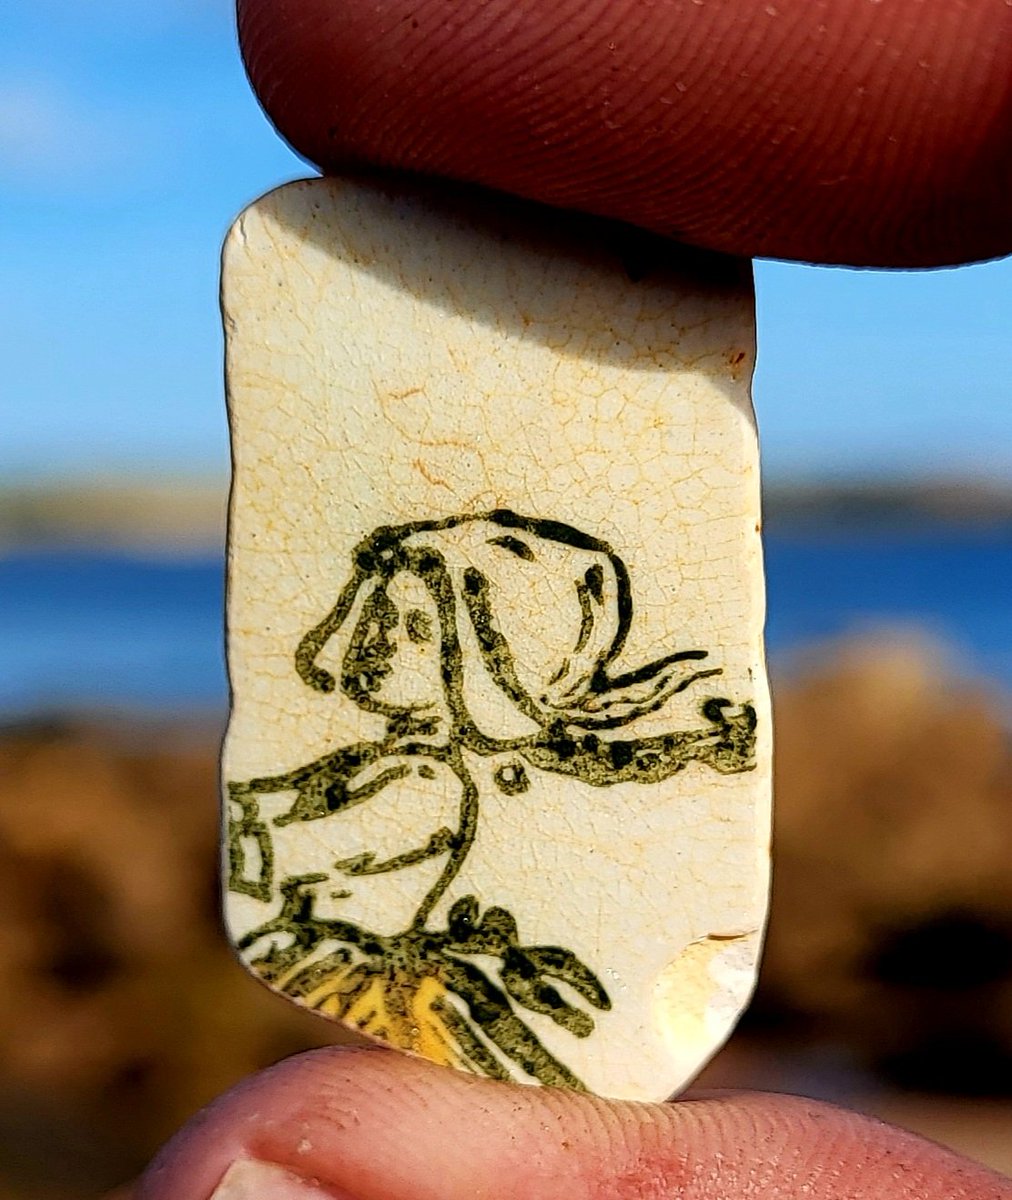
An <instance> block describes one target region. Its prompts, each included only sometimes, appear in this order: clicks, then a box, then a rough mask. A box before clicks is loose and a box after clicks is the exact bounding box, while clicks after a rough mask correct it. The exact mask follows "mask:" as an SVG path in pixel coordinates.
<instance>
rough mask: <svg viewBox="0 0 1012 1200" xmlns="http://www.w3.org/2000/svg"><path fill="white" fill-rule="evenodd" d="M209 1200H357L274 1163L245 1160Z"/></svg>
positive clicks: (224, 1179)
mask: <svg viewBox="0 0 1012 1200" xmlns="http://www.w3.org/2000/svg"><path fill="white" fill-rule="evenodd" d="M208 1200H354V1197H352V1196H349V1195H348V1193H347V1192H335V1191H334V1190H333V1189H332V1188H326V1187H323V1185H322V1184H320V1183H318V1182H317V1181H316V1180H313V1179H305V1178H303V1176H301V1175H296V1174H294V1173H293V1172H292V1171H286V1170H285V1168H284V1167H278V1166H275V1165H274V1164H273V1163H262V1162H256V1161H255V1160H254V1159H252V1158H243V1159H240V1160H239V1161H238V1162H234V1163H233V1164H232V1165H231V1166H230V1167H229V1169H228V1170H227V1171H226V1172H225V1176H224V1178H223V1179H222V1181H221V1183H219V1184H218V1186H217V1187H216V1188H215V1189H214V1191H213V1192H212V1193H211V1195H210V1197H209V1198H208Z"/></svg>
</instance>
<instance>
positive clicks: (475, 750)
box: [228, 509, 756, 1088]
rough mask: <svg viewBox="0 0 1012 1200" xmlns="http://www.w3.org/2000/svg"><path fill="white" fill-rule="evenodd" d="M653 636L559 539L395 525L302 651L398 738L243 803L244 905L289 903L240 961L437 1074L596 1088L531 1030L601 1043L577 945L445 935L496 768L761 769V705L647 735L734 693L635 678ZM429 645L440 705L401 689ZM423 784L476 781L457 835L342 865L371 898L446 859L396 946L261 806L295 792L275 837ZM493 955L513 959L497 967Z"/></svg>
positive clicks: (682, 665)
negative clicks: (380, 881) (484, 780)
mask: <svg viewBox="0 0 1012 1200" xmlns="http://www.w3.org/2000/svg"><path fill="white" fill-rule="evenodd" d="M546 598H547V599H546ZM541 601H545V602H546V603H550V604H551V606H552V607H551V611H550V612H549V611H548V610H547V609H546V610H545V613H544V614H543V618H542V620H541V626H540V627H539V629H538V630H536V631H535V634H536V636H535V640H534V641H533V642H530V643H529V644H525V647H524V648H521V649H519V650H518V633H517V630H518V629H520V630H521V634H520V635H519V639H521V640H522V637H523V620H524V614H525V613H527V614H528V622H529V618H530V614H531V612H532V611H533V612H534V613H537V611H538V609H537V607H536V606H537V605H538V603H540V602H541ZM511 606H512V607H511ZM525 606H526V607H525ZM532 606H534V608H533V609H532ZM567 614H568V616H569V618H570V623H571V625H572V628H567V625H566V617H567ZM632 618H633V601H632V592H631V586H630V580H629V574H628V571H627V569H626V567H625V564H624V563H623V562H622V560H621V558H619V557H618V555H616V554H615V553H614V551H613V550H612V549H611V547H610V546H608V545H607V543H605V542H603V541H601V540H600V539H597V538H594V537H591V536H590V535H588V534H585V533H583V532H581V531H580V530H578V529H575V528H574V527H572V526H570V525H564V524H562V523H561V522H558V521H550V520H540V519H536V518H532V517H524V516H520V515H518V514H516V513H514V512H511V511H508V510H504V509H498V510H495V511H492V512H488V513H483V514H479V515H475V516H459V517H451V518H447V519H445V520H439V521H416V522H413V523H410V524H406V525H399V526H383V527H380V528H379V529H377V530H375V531H374V532H373V533H372V534H371V535H370V536H369V537H367V538H366V539H365V540H364V541H362V542H361V543H359V545H358V546H357V547H356V548H355V550H354V551H353V554H352V571H351V576H350V578H349V579H348V581H347V582H346V583H345V585H344V587H343V588H342V589H341V592H340V594H339V596H338V599H337V602H336V604H335V605H334V607H333V608H332V609H331V610H330V612H329V613H327V615H326V616H325V617H324V618H323V620H321V621H320V622H319V624H317V625H316V626H314V627H313V628H312V629H311V630H310V631H309V632H308V633H307V634H306V635H305V636H304V637H303V639H302V640H301V642H300V643H299V646H298V648H297V649H296V652H295V669H296V671H297V672H298V674H299V676H300V678H301V679H302V680H303V681H304V682H305V683H306V684H307V685H308V686H310V687H312V688H314V689H315V690H317V691H319V692H323V693H331V692H334V691H337V690H340V691H341V692H342V693H343V694H344V695H345V696H346V697H347V698H348V699H350V700H351V701H352V702H353V703H354V704H355V705H357V706H358V707H359V708H360V709H363V710H364V711H366V712H369V713H373V714H376V715H377V716H378V717H380V718H382V719H383V721H384V722H385V726H386V728H385V732H384V734H383V735H382V736H381V737H379V738H378V739H377V740H375V741H363V742H359V743H356V744H354V745H350V746H344V747H341V748H339V749H337V750H334V751H332V752H331V753H328V754H325V755H324V756H322V757H321V758H319V759H317V760H316V761H314V762H311V763H308V764H306V765H305V766H302V767H298V768H296V769H294V770H292V771H288V772H285V773H282V774H278V775H270V776H263V777H261V778H257V779H251V780H248V781H245V782H231V783H229V785H228V801H229V805H230V821H229V870H230V879H229V887H230V888H231V890H233V891H236V892H240V893H243V894H245V895H248V896H253V897H254V898H256V899H258V900H262V901H279V902H280V911H279V912H278V914H277V916H275V917H274V918H272V919H271V920H269V921H267V922H265V923H264V924H262V925H261V926H259V927H258V928H256V929H254V930H252V931H251V932H250V933H248V934H247V935H246V936H245V937H244V938H243V939H242V941H241V942H240V945H239V949H240V951H242V952H243V953H244V954H245V955H246V957H247V958H248V959H249V960H250V964H251V966H252V967H253V969H254V970H255V971H257V972H258V973H259V974H260V975H261V976H263V977H264V978H265V979H267V980H268V981H269V982H271V983H272V984H273V985H274V986H275V987H277V988H278V989H279V990H280V991H282V992H284V993H286V994H288V995H290V996H293V997H295V998H297V999H300V1000H301V1001H302V1002H303V1003H306V1004H308V1005H309V1006H310V1007H313V1008H317V1009H319V1010H321V1011H323V1012H326V1013H327V1014H329V1015H331V1016H335V1017H339V1018H341V1019H343V1020H345V1021H347V1022H349V1023H350V1024H353V1025H356V1026H357V1027H359V1028H360V1029H363V1030H364V1031H365V1032H368V1033H370V1034H372V1035H374V1036H376V1037H379V1038H382V1039H384V1040H386V1041H388V1042H390V1043H391V1044H393V1045H396V1046H399V1047H401V1048H404V1049H410V1050H415V1051H418V1052H420V1053H423V1054H425V1055H426V1057H429V1058H434V1059H436V1060H438V1061H443V1062H448V1063H455V1064H457V1065H461V1066H465V1067H468V1068H469V1069H471V1070H473V1071H477V1072H479V1073H481V1074H486V1075H490V1076H494V1077H498V1078H508V1077H509V1075H510V1065H512V1066H513V1067H514V1068H519V1069H520V1070H521V1071H524V1072H526V1073H527V1074H528V1075H529V1076H531V1077H532V1078H534V1079H536V1080H538V1081H539V1082H541V1083H544V1084H562V1085H565V1086H568V1087H575V1088H580V1087H582V1086H583V1085H582V1084H581V1082H580V1081H579V1080H578V1079H577V1078H576V1076H575V1075H574V1074H573V1073H572V1072H571V1071H570V1070H569V1069H568V1068H567V1067H566V1066H565V1065H564V1064H562V1063H561V1062H559V1061H558V1060H557V1059H556V1058H555V1057H554V1056H553V1055H552V1054H550V1053H549V1052H548V1051H547V1050H546V1049H545V1047H544V1046H543V1045H542V1043H541V1041H540V1040H539V1038H538V1037H537V1036H536V1035H535V1033H534V1032H533V1030H532V1029H531V1028H530V1027H529V1025H528V1024H526V1023H525V1021H524V1020H523V1019H522V1018H521V1016H520V1015H519V1011H523V1010H525V1011H527V1012H529V1013H535V1014H539V1015H540V1016H544V1017H547V1018H550V1019H551V1020H552V1021H553V1022H554V1023H555V1024H557V1025H558V1026H560V1028H562V1029H565V1030H567V1031H568V1032H569V1033H571V1034H572V1035H573V1036H575V1037H579V1038H585V1037H588V1036H590V1034H591V1033H592V1032H593V1030H594V1027H595V1025H594V1019H593V1017H592V1016H591V1015H590V1013H589V1012H587V1011H586V1008H587V1007H589V1008H592V1009H597V1010H599V1011H606V1010H607V1009H608V1008H609V1007H610V1001H609V998H608V995H607V992H606V991H605V989H604V988H603V987H602V985H601V983H600V981H599V980H598V978H597V977H596V976H595V975H594V974H593V972H592V971H591V970H590V969H589V968H588V967H587V966H586V965H585V964H584V963H582V962H580V961H579V959H577V958H576V956H575V955H574V954H573V953H572V952H571V951H569V950H566V949H563V948H562V947H560V946H524V945H522V944H521V942H520V940H519V933H518V930H517V923H516V921H515V919H514V918H513V916H512V914H511V913H509V912H508V911H507V910H506V909H504V908H501V907H498V906H492V907H489V908H487V909H486V910H485V913H484V915H483V916H482V915H480V914H479V906H478V901H477V899H476V898H475V897H473V896H466V897H463V898H461V899H458V900H457V901H456V902H455V903H454V904H453V905H452V906H451V907H450V909H449V912H448V914H447V917H446V922H445V927H444V928H441V929H437V928H433V927H432V926H433V923H434V922H433V913H434V910H435V908H436V906H437V905H438V904H439V902H440V901H441V900H442V899H443V897H444V896H445V895H446V892H447V889H448V888H449V887H450V885H451V884H452V883H453V881H454V879H455V878H456V877H457V875H458V874H459V872H460V869H461V867H462V866H463V863H464V861H465V859H466V858H467V855H468V853H469V852H470V850H471V847H472V845H473V843H474V839H475V836H476V832H477V828H478V819H479V811H480V797H479V788H478V784H477V783H476V780H475V773H474V770H473V764H474V762H475V761H477V760H480V759H482V758H484V759H490V760H492V762H493V763H494V770H493V772H492V779H493V781H494V783H495V785H496V787H497V788H498V789H499V790H500V791H501V792H502V793H503V794H505V795H507V796H519V795H521V794H523V793H524V792H526V791H527V790H528V789H529V788H530V787H531V784H532V772H534V773H535V774H536V773H537V772H546V773H549V774H555V775H562V776H568V777H571V778H574V779H577V780H580V781H581V782H582V783H585V784H589V785H591V786H593V787H594V788H607V787H610V786H613V785H615V784H618V783H629V782H633V783H638V784H643V785H650V784H655V783H658V782H660V781H661V780H664V779H667V778H669V777H670V776H672V775H674V774H675V773H677V772H679V771H682V770H684V769H685V767H687V766H688V765H689V764H690V763H693V762H695V763H699V764H702V765H703V766H706V767H708V768H710V769H712V770H713V771H716V772H718V773H720V774H735V773H739V772H743V771H749V770H751V769H752V768H753V767H754V752H755V726H756V715H755V710H754V708H753V707H752V705H751V704H749V703H736V702H734V701H732V700H730V699H727V698H723V697H720V696H718V695H710V696H707V697H706V698H705V699H703V700H701V701H699V702H698V704H697V711H698V713H699V716H700V718H701V723H700V724H699V725H698V726H697V727H695V728H692V729H687V730H675V731H672V732H669V733H664V734H659V735H658V734H651V735H646V736H635V735H634V733H633V731H632V730H631V729H628V727H629V726H632V725H633V724H634V723H635V722H636V721H638V720H639V719H640V718H642V717H644V716H647V715H648V714H652V713H657V712H659V711H660V710H661V709H662V708H663V707H664V706H665V705H666V704H667V702H668V701H669V700H670V699H671V698H672V697H673V696H675V695H676V694H678V693H680V692H683V691H685V690H686V689H688V688H690V687H693V686H694V685H697V684H699V683H701V682H702V681H703V680H707V679H712V678H714V677H716V676H718V675H719V674H720V673H721V671H720V668H719V667H714V666H711V665H709V664H708V662H707V660H708V659H709V654H708V652H707V651H705V650H700V649H688V650H680V651H677V652H673V653H669V654H666V655H664V656H662V657H660V658H658V659H655V660H654V661H652V662H648V663H645V664H644V665H642V666H640V667H638V668H636V669H633V670H621V671H616V670H615V669H614V664H615V663H616V661H617V660H618V658H619V655H620V653H621V651H622V649H623V647H624V645H625V642H626V639H627V636H628V633H629V629H630V626H631V623H632ZM342 630H350V632H349V633H348V635H347V642H346V645H345V649H344V653H343V655H342V657H341V659H340V666H339V668H338V673H337V674H336V675H335V674H334V673H333V672H331V671H329V670H327V669H326V668H324V667H323V666H321V665H320V663H319V661H318V659H319V657H320V655H321V652H322V651H323V649H324V647H325V646H327V644H328V643H329V642H330V640H331V638H333V637H334V636H335V635H336V634H337V633H338V632H339V631H342ZM538 638H540V641H538V640H537V639H538ZM549 639H554V644H552V645H549V644H548V640H549ZM412 646H414V647H421V648H423V649H424V648H426V647H429V646H431V647H433V650H434V652H435V656H436V670H435V671H434V674H433V682H432V686H431V687H430V689H429V690H428V691H427V692H426V691H425V688H424V686H422V684H420V683H419V682H418V680H419V675H418V671H417V669H416V670H415V671H414V674H412V673H411V672H409V671H407V670H406V669H401V670H399V669H398V668H399V658H400V656H401V655H403V654H405V653H410V652H411V649H410V648H411V647H412ZM532 646H533V647H534V649H531V647H532ZM482 673H483V677H482ZM402 676H404V677H405V678H402ZM476 681H477V683H478V685H479V686H480V685H481V684H484V688H485V691H486V692H489V691H491V692H492V693H493V694H501V695H503V696H505V697H507V698H508V700H509V701H510V702H511V705H512V708H513V709H514V710H515V712H516V713H517V714H518V715H519V717H520V719H521V720H522V721H525V722H526V726H527V729H526V731H525V732H523V733H519V734H518V733H515V732H510V733H508V734H506V733H504V731H503V730H501V729H500V730H495V729H488V728H485V727H483V720H482V718H481V717H480V715H476V714H474V713H472V711H471V710H470V708H469V704H468V700H467V696H468V694H469V693H468V690H467V689H468V684H469V683H470V684H472V685H473V684H475V682H476ZM405 688H407V690H405ZM617 731H621V732H617ZM413 773H416V774H417V775H418V777H419V778H421V779H424V780H428V781H438V779H439V778H440V776H442V777H444V778H447V779H448V780H449V779H450V778H451V777H452V779H453V780H455V782H454V783H452V784H449V783H448V785H447V786H453V787H454V788H456V789H458V790H459V797H460V799H459V809H458V817H457V822H456V825H455V827H454V828H450V827H449V826H447V825H440V827H439V828H436V829H434V830H433V831H432V833H431V835H430V836H429V837H428V839H427V840H426V841H425V842H424V843H423V844H421V845H418V846H414V847H411V848H408V849H406V850H405V851H404V852H403V853H399V854H396V855H394V856H392V857H389V858H386V859H380V860H378V857H377V855H376V854H374V853H372V852H366V853H362V854H358V855H354V856H352V857H347V858H344V859H339V860H337V861H336V862H335V863H334V864H333V869H334V870H335V871H336V872H337V873H339V874H340V875H342V876H343V877H344V880H345V881H349V880H353V879H355V878H359V877H362V876H371V875H381V874H385V873H388V872H392V871H398V870H403V869H405V868H407V867H410V866H414V865H417V864H419V863H423V862H426V861H429V860H436V859H439V858H441V857H444V856H445V862H444V864H443V867H442V869H441V871H440V873H439V876H438V878H437V879H436V881H435V882H434V883H433V884H432V885H431V886H430V888H429V890H428V891H427V892H426V894H425V895H424V896H423V897H422V898H421V900H420V902H419V904H418V907H417V909H416V911H415V913H414V916H413V918H412V920H411V921H410V923H409V925H408V927H407V928H406V929H404V930H403V931H401V932H400V933H398V934H396V935H394V936H380V935H378V934H375V933H372V932H369V931H367V930H364V929H362V928H360V927H359V926H358V925H356V924H354V923H353V922H350V921H343V920H334V919H330V918H326V917H323V916H321V915H320V914H319V912H318V911H317V908H318V905H317V891H318V889H319V892H320V896H321V898H322V897H324V896H325V897H328V898H330V899H334V898H340V897H342V896H347V895H349V894H350V893H348V892H346V891H344V890H343V889H341V890H338V891H333V890H330V891H326V892H324V891H323V886H324V885H327V884H332V883H333V881H332V880H331V879H330V877H329V876H328V875H325V874H321V875H310V874H304V875H291V876H287V877H285V878H283V879H280V880H277V879H276V864H275V861H274V853H273V848H272V838H271V830H270V828H269V826H268V824H267V822H266V821H265V820H263V819H262V817H261V816H260V811H259V797H260V796H263V795H267V794H271V793H281V792H291V793H294V798H293V799H292V801H291V804H290V806H289V807H288V809H287V811H285V812H284V813H283V814H281V815H280V816H277V817H275V818H274V820H273V824H274V825H275V826H276V827H284V826H286V825H290V824H292V823H296V822H309V821H317V820H321V819H325V818H327V817H330V816H333V815H335V814H339V813H341V812H342V811H346V810H347V809H349V808H352V807H354V806H357V805H361V804H365V803H367V802H368V801H369V800H370V799H371V798H372V797H374V796H376V795H378V794H379V793H380V792H381V791H383V790H384V789H386V788H388V787H390V786H393V785H396V784H397V783H398V782H399V781H401V780H404V779H406V778H408V777H409V776H410V775H412V774H413ZM474 956H482V957H483V958H484V959H486V960H487V959H488V958H489V957H491V958H493V959H494V960H496V966H495V968H494V969H490V968H489V967H488V966H487V965H486V963H478V962H475V961H473V957H474Z"/></svg>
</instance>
